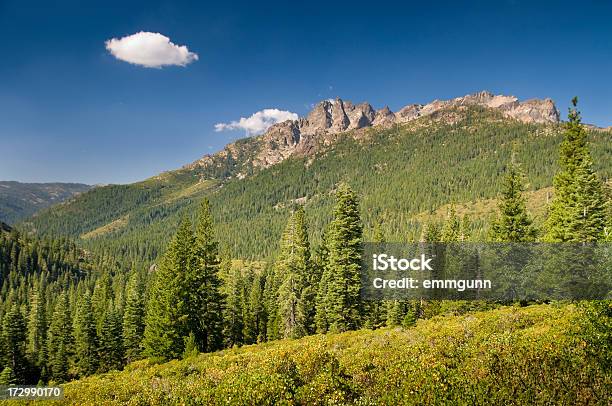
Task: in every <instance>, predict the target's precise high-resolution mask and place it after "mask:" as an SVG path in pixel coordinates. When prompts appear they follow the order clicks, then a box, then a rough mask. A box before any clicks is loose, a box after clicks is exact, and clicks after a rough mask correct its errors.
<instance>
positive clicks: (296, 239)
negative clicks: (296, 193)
mask: <svg viewBox="0 0 612 406" xmlns="http://www.w3.org/2000/svg"><path fill="white" fill-rule="evenodd" d="M280 246H281V247H280V255H279V257H278V258H277V260H276V264H275V265H276V269H275V273H276V275H278V278H279V279H280V281H281V282H280V287H279V291H278V312H279V317H278V321H279V323H280V324H279V326H278V330H279V332H280V336H281V337H282V338H287V337H291V338H298V337H303V336H304V335H306V334H307V332H308V326H309V325H310V324H311V320H310V319H309V317H310V313H309V308H310V307H311V306H312V304H311V303H312V296H311V295H310V294H307V295H302V293H303V291H304V289H305V287H306V284H307V278H308V276H309V272H310V269H311V267H310V246H309V243H308V233H307V231H306V224H305V219H304V209H303V208H302V207H300V208H298V209H297V210H295V212H294V213H293V214H292V215H291V217H290V218H289V221H288V222H287V226H286V228H285V231H284V233H283V235H282V238H281V243H280ZM307 293H309V292H307Z"/></svg>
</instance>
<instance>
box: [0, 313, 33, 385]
mask: <svg viewBox="0 0 612 406" xmlns="http://www.w3.org/2000/svg"><path fill="white" fill-rule="evenodd" d="M1 338H2V344H3V347H4V348H3V355H4V362H3V364H4V365H5V368H6V367H8V368H10V369H11V371H12V373H13V374H14V375H15V381H16V382H17V383H22V382H24V379H25V374H26V371H27V359H26V324H25V319H24V317H23V315H22V314H21V311H20V310H19V306H17V305H16V304H13V305H12V306H11V307H10V310H9V311H8V313H7V314H6V315H5V316H4V318H3V320H2V337H1Z"/></svg>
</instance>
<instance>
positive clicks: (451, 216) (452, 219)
mask: <svg viewBox="0 0 612 406" xmlns="http://www.w3.org/2000/svg"><path fill="white" fill-rule="evenodd" d="M460 237H461V221H460V220H459V217H457V211H456V210H455V206H454V205H451V207H450V209H449V210H448V215H447V217H446V221H445V222H444V226H443V227H442V231H441V235H440V240H441V241H442V242H445V243H451V242H457V241H460V239H461V238H460Z"/></svg>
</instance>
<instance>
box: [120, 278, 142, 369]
mask: <svg viewBox="0 0 612 406" xmlns="http://www.w3.org/2000/svg"><path fill="white" fill-rule="evenodd" d="M141 279H142V278H141V276H140V274H139V273H138V272H135V271H132V276H131V277H130V280H129V282H128V285H127V292H126V301H125V310H124V312H123V347H124V349H125V359H126V362H128V363H129V362H132V361H134V360H137V359H139V358H140V357H141V354H142V338H143V335H144V327H145V326H144V316H145V302H144V287H143V283H142V280H141Z"/></svg>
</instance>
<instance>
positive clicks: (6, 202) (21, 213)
mask: <svg viewBox="0 0 612 406" xmlns="http://www.w3.org/2000/svg"><path fill="white" fill-rule="evenodd" d="M90 188H91V186H89V185H83V184H80V183H20V182H8V181H0V221H5V222H7V223H9V224H12V223H15V222H17V221H19V220H22V219H24V218H26V217H29V216H31V215H32V214H34V213H36V212H37V211H39V210H42V209H44V208H46V207H49V206H51V205H54V204H57V203H61V202H63V201H64V200H66V199H69V198H71V197H73V196H74V195H76V194H78V193H82V192H85V191H86V190H89V189H90Z"/></svg>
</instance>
